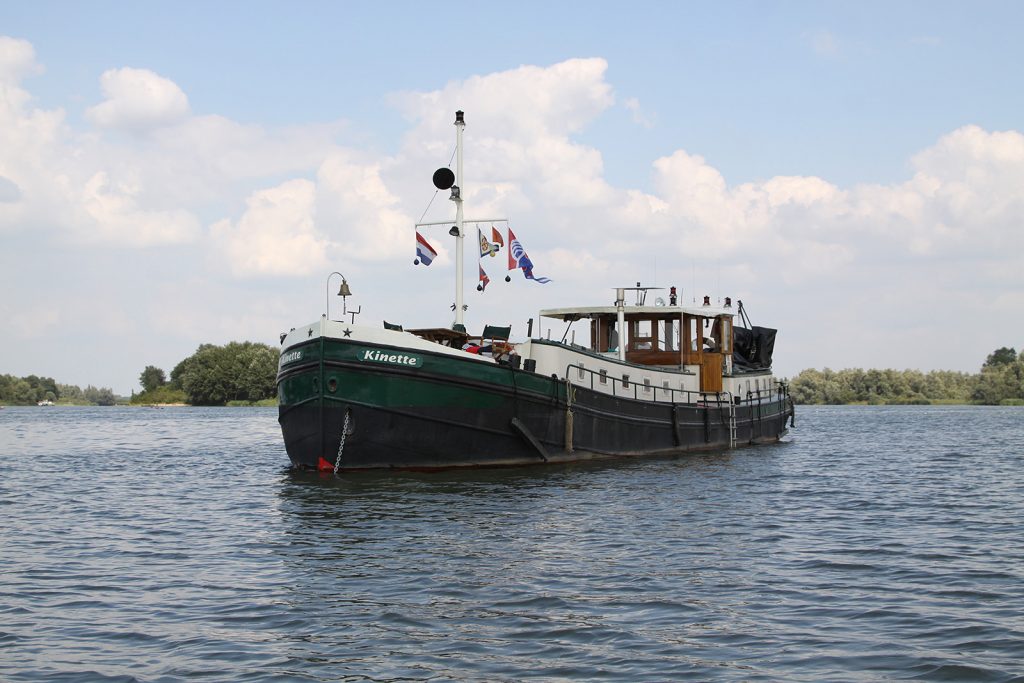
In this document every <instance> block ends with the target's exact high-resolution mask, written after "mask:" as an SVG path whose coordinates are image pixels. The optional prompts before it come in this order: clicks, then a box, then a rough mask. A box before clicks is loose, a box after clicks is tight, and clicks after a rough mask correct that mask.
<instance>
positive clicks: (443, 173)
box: [434, 168, 455, 190]
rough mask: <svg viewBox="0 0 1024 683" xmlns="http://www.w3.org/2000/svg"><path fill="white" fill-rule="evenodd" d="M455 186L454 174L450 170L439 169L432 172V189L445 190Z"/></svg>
mask: <svg viewBox="0 0 1024 683" xmlns="http://www.w3.org/2000/svg"><path fill="white" fill-rule="evenodd" d="M454 184H455V174H454V173H453V172H452V169H450V168H439V169H437V170H436V171H434V187H436V188H437V189H439V190H447V189H449V188H451V186H452V185H454Z"/></svg>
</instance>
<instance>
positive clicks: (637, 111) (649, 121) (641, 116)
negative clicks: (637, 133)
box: [622, 97, 654, 128]
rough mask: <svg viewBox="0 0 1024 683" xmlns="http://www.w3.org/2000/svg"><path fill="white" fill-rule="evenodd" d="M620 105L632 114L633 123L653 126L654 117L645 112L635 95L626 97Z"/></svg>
mask: <svg viewBox="0 0 1024 683" xmlns="http://www.w3.org/2000/svg"><path fill="white" fill-rule="evenodd" d="M622 105H623V106H624V107H625V108H626V109H628V110H629V112H630V113H631V114H632V115H633V123H635V124H637V125H640V126H643V127H644V128H654V117H653V116H650V115H648V114H646V113H645V112H644V111H643V109H642V108H641V107H640V100H638V99H636V98H635V97H630V98H628V99H626V100H625V101H624V102H623V103H622Z"/></svg>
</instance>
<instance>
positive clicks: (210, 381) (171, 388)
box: [132, 342, 278, 406]
mask: <svg viewBox="0 0 1024 683" xmlns="http://www.w3.org/2000/svg"><path fill="white" fill-rule="evenodd" d="M277 361H278V351H277V349H275V348H274V347H272V346H268V345H267V344H259V343H256V342H230V343H229V344H226V345H224V346H216V345H214V344H201V345H200V346H199V348H198V349H196V352H195V353H193V354H192V355H191V356H189V357H188V358H186V359H184V360H182V361H181V362H180V363H178V364H177V365H176V366H174V369H173V370H171V374H170V377H168V376H167V374H166V373H165V372H164V371H163V370H162V369H160V368H158V367H156V366H153V365H147V366H146V368H145V369H144V370H143V371H142V373H141V374H140V375H139V384H140V385H141V386H142V392H141V393H139V394H135V395H134V396H132V403H136V404H149V403H187V404H190V405H194V406H223V405H228V404H238V403H243V404H246V403H256V402H259V401H268V400H271V399H273V398H274V397H275V396H276V394H277V385H276V378H277Z"/></svg>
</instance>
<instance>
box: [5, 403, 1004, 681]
mask: <svg viewBox="0 0 1024 683" xmlns="http://www.w3.org/2000/svg"><path fill="white" fill-rule="evenodd" d="M286 465H287V457H286V455H285V453H284V448H283V445H282V441H281V435H280V432H279V429H278V425H277V421H276V409H259V408H254V409H241V408H222V409H216V408H211V409H204V408H167V409H146V408H60V407H56V408H10V407H8V408H5V409H3V410H0V679H2V680H7V681H25V680H40V679H46V680H55V681H62V680H66V681H82V680H107V679H112V680H119V681H120V680H123V681H132V680H139V681H177V680H213V681H262V680H267V681H276V680H281V681H286V680H296V681H336V680H380V681H395V680H426V679H430V680H487V681H502V680H508V681H513V680H527V679H533V680H552V681H557V680H586V681H591V680H604V681H655V680H657V681H675V680H701V681H704V680H722V681H822V680H829V681H846V680H849V681H866V680H890V679H907V680H936V681H938V680H942V681H956V680H962V681H1010V680H1018V681H1024V409H1021V408H980V407H820V408H819V407H804V408H800V409H798V415H797V428H796V429H795V430H792V431H791V432H790V435H789V436H787V437H786V439H785V440H784V442H782V443H779V444H777V445H771V446H763V447H756V448H744V449H739V450H736V451H732V452H719V453H710V454H704V455H693V456H687V457H681V458H674V459H651V460H640V461H628V462H616V463H605V464H587V465H573V466H558V467H536V468H527V469H512V470H490V471H473V472H461V473H435V474H398V475H381V474H373V475H366V474H362V475H357V476H346V477H345V478H344V479H335V478H334V477H333V476H332V475H319V474H296V473H293V472H291V471H289V470H288V469H287V468H286Z"/></svg>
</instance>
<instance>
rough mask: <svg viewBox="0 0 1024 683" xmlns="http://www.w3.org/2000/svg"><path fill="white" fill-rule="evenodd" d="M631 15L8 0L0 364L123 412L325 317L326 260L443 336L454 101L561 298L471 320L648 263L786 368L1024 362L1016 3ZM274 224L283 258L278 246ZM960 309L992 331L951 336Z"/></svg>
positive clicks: (562, 6) (573, 292)
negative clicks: (704, 295) (431, 322)
mask: <svg viewBox="0 0 1024 683" xmlns="http://www.w3.org/2000/svg"><path fill="white" fill-rule="evenodd" d="M624 7H625V6H624V5H622V3H569V2H566V3H550V4H548V3H543V4H542V3H517V4H516V5H515V6H514V7H510V6H507V5H500V6H499V5H480V6H470V5H458V6H452V7H447V6H440V5H438V6H426V5H425V4H423V3H391V4H380V5H374V4H369V3H298V4H288V5H286V4H284V3H252V2H246V3H236V2H224V3H156V2H154V3H102V2H92V3H48V2H37V3H7V4H5V5H4V6H2V7H0V36H6V37H7V38H8V39H11V41H13V42H11V41H9V42H8V47H9V49H8V52H7V57H6V59H7V63H8V69H7V74H8V75H7V78H6V81H5V82H6V83H7V89H6V90H3V91H0V92H2V94H3V95H4V97H5V98H7V99H6V102H7V104H6V105H5V106H6V109H5V111H6V112H7V113H6V118H5V119H0V125H3V126H6V128H7V133H6V135H7V136H8V137H7V138H6V140H7V141H8V143H9V144H7V152H6V153H5V154H2V155H0V177H2V178H5V179H6V180H7V182H8V183H11V185H5V184H4V180H0V198H2V197H3V196H4V191H5V190H4V188H5V187H8V190H7V192H8V195H10V197H14V199H11V198H9V199H8V200H7V201H6V202H4V203H2V204H0V240H2V241H3V243H4V245H5V247H6V248H5V249H4V250H3V252H4V253H3V255H0V266H2V267H3V274H2V275H0V284H2V285H3V287H4V290H5V291H6V292H9V293H10V294H11V296H9V297H7V301H6V302H5V303H4V304H3V305H2V306H3V307H2V309H0V314H2V315H4V316H5V317H6V318H7V319H8V320H9V321H12V322H11V323H10V324H11V325H12V328H13V329H14V333H13V334H8V335H4V337H5V340H4V341H3V342H0V344H2V346H0V352H2V353H3V355H4V357H5V358H6V359H8V360H7V363H6V366H5V367H0V372H11V373H14V374H19V375H21V374H28V373H29V372H34V373H37V374H45V375H52V376H54V377H56V378H57V379H58V380H59V381H64V382H70V383H77V384H83V385H84V384H87V383H92V384H97V385H105V386H113V388H114V389H115V390H116V391H118V392H122V393H127V392H128V391H130V389H131V388H132V387H133V386H134V385H135V383H136V381H137V376H138V373H139V372H140V371H141V369H142V367H144V366H145V365H148V364H156V365H160V366H162V367H165V368H167V369H169V368H170V367H171V366H173V364H174V363H176V362H177V361H178V360H180V359H181V358H183V357H185V356H187V355H188V354H189V353H191V352H192V351H193V350H194V348H195V347H196V346H197V345H198V344H199V343H202V342H206V341H209V342H217V343H223V342H225V341H229V340H230V339H231V338H249V339H256V340H261V341H268V342H269V341H274V340H275V339H276V335H277V332H278V331H280V330H279V328H280V329H287V328H288V327H291V326H294V325H298V324H302V323H303V322H306V321H307V318H308V319H313V318H314V317H316V316H317V315H319V312H320V311H319V308H322V305H323V304H322V302H323V284H322V279H323V277H324V276H326V274H327V273H329V272H330V271H331V270H333V269H340V270H342V271H346V269H348V270H349V271H352V272H353V273H356V274H358V278H356V279H354V278H350V279H353V289H354V290H356V291H357V293H358V291H359V288H358V287H357V286H356V285H355V282H356V281H358V282H359V283H360V285H361V286H362V291H364V292H365V291H366V290H367V287H370V288H372V289H373V291H374V292H378V293H379V294H378V297H379V299H378V300H373V299H369V300H366V301H365V302H364V303H365V304H366V305H365V306H364V310H371V311H375V313H374V315H376V318H374V319H383V318H388V319H391V318H404V319H407V320H411V319H419V318H422V320H423V322H428V318H429V315H428V313H429V311H430V310H431V309H432V307H433V306H434V303H433V301H432V299H431V297H434V299H440V303H439V304H438V305H437V308H436V310H434V311H433V312H434V313H435V314H436V316H440V317H443V316H444V315H445V313H444V311H445V310H446V308H447V303H448V302H447V298H450V294H448V292H447V289H446V288H447V287H448V285H447V284H442V282H445V283H446V279H443V278H444V276H443V274H441V273H440V272H439V271H441V270H442V268H436V270H437V271H438V272H435V270H433V269H432V270H430V271H424V270H423V269H419V270H416V269H411V264H409V263H407V261H409V260H410V259H407V258H405V256H404V255H403V256H398V255H399V254H404V253H405V252H404V251H403V249H405V242H404V240H406V239H407V238H408V236H409V234H411V226H410V219H411V220H415V219H417V218H419V215H420V213H421V212H422V210H423V208H424V207H425V206H426V203H427V201H429V199H430V196H431V194H432V191H431V190H430V188H429V185H427V186H425V187H422V186H420V185H419V184H417V182H418V178H419V177H420V176H422V177H423V178H425V179H427V180H429V175H430V173H431V172H432V170H433V168H434V167H436V166H439V165H444V163H446V162H447V153H434V154H431V153H430V150H431V149H434V148H440V147H449V148H450V145H451V143H452V140H453V131H452V129H451V126H450V123H451V118H452V111H453V110H454V109H455V108H464V109H466V111H467V121H468V123H469V126H468V128H467V146H468V147H467V155H468V156H467V173H468V178H469V182H468V185H469V187H468V188H467V189H470V190H472V189H473V180H474V174H475V175H476V178H477V179H478V182H477V186H476V190H475V191H478V192H479V193H480V194H479V195H478V199H479V200H480V201H479V202H478V206H480V208H481V209H487V210H493V211H497V212H499V213H500V214H502V215H510V216H511V217H512V218H513V220H514V225H515V226H516V232H517V235H518V236H519V237H520V238H521V239H522V240H523V241H524V243H525V244H526V246H527V248H528V249H529V250H530V253H531V257H532V258H533V260H534V262H535V263H536V264H537V265H538V270H541V271H544V270H546V271H547V272H545V273H543V274H547V275H550V276H551V277H552V278H554V279H555V282H554V283H552V284H551V285H547V286H546V287H547V289H541V287H540V286H537V285H534V284H533V283H524V282H518V283H516V285H515V287H516V288H515V289H512V287H511V286H510V287H507V288H505V289H503V290H499V291H498V292H497V293H495V294H494V298H493V299H492V300H491V301H487V302H486V303H483V302H474V305H475V306H476V310H474V311H473V315H479V318H480V319H479V320H478V321H477V322H483V319H484V317H486V318H487V321H488V322H499V321H494V320H491V319H490V318H491V317H493V316H496V315H497V316H502V315H505V316H507V317H508V318H510V319H512V320H517V321H518V320H519V319H520V318H524V317H526V316H527V315H529V312H530V311H535V310H536V309H538V308H542V307H546V306H548V305H561V304H585V303H591V302H593V301H595V300H596V301H598V302H602V301H603V298H602V297H604V296H605V295H604V292H605V291H606V290H607V289H608V288H610V287H614V286H616V285H617V284H622V283H621V282H618V281H617V280H616V278H618V279H619V280H622V279H623V278H624V281H626V282H631V281H635V280H636V279H638V278H640V279H643V278H645V277H648V276H649V275H650V274H651V273H652V269H654V268H656V270H657V273H658V274H659V279H662V278H664V279H665V280H666V281H664V282H659V283H657V284H669V283H670V282H669V281H668V278H674V279H675V280H676V281H678V282H677V283H678V284H679V285H681V286H685V288H687V289H689V288H690V286H691V285H690V283H691V282H692V281H693V280H694V279H697V280H698V281H699V280H704V281H706V282H707V283H709V284H708V285H707V286H703V287H702V286H701V285H700V284H699V283H698V289H702V291H703V289H715V288H729V287H731V288H732V289H730V291H732V292H741V293H742V292H746V293H747V294H746V297H745V298H746V299H747V304H748V307H750V308H751V310H752V311H763V314H762V315H761V316H756V315H755V322H756V323H759V324H772V325H778V326H779V327H780V328H781V329H782V334H781V335H780V338H779V348H778V352H777V354H776V356H777V366H778V368H779V369H780V371H782V372H783V374H792V373H795V372H796V371H799V370H800V369H802V368H804V367H824V366H826V365H827V366H831V367H848V366H849V367H853V366H874V367H920V368H922V369H931V368H950V369H961V370H975V369H976V368H977V367H978V365H980V363H981V361H982V360H984V355H985V354H986V353H988V352H990V351H991V350H992V349H994V348H996V347H997V346H1002V345H1015V346H1021V345H1024V328H1022V326H1021V323H1019V322H1015V321H1014V318H1015V317H1024V316H1020V315H1019V308H1017V309H1015V308H1014V307H1016V306H1020V305H1024V299H1022V289H1024V286H1022V281H1021V276H1020V274H1019V273H1020V271H1021V266H1022V265H1024V262H1022V258H1021V256H1020V253H1019V250H1020V249H1022V242H1021V232H1020V231H1021V226H1020V221H1019V217H1020V215H1022V214H1021V207H1022V206H1024V204H1022V199H1021V194H1020V192H1021V190H1020V187H1021V185H1024V183H1018V182H1016V181H1017V180H1019V179H1022V178H1024V172H1022V164H1024V160H1022V159H1019V158H1017V156H1016V155H1017V154H1018V145H1019V142H1020V141H1019V137H1020V131H1021V130H1022V129H1024V123H1022V121H1021V117H1022V112H1024V95H1022V93H1024V87H1022V86H1024V83H1022V80H1024V79H1022V77H1021V70H1020V64H1024V54H1022V51H1024V50H1022V48H1021V45H1020V44H1021V41H1020V40H1019V34H1020V27H1021V26H1022V25H1024V21H1022V20H1024V6H1022V5H1020V4H1019V3H977V4H970V5H969V4H966V3H933V2H928V3H925V2H920V3H914V2H903V3H857V4H854V3H827V2H821V3H796V2H788V3H762V2H750V3H720V4H717V5H714V6H710V5H696V4H693V5H691V4H687V3H637V4H635V5H631V6H630V7H629V8H628V9H624ZM25 45H28V46H30V53H31V57H30V58H26V57H25V54H26V52H25V48H24V46H25ZM12 46H13V47H12ZM26 59H29V61H26ZM2 64H3V62H2V58H0V73H4V72H3V67H2ZM559 65H562V66H559ZM125 69H128V70H132V71H123V70H125ZM105 74H112V75H110V76H105ZM104 78H107V80H106V81H104ZM150 85H151V86H153V88H155V90H152V91H151V92H153V93H156V95H155V96H154V97H155V99H154V100H153V101H152V102H150V103H148V104H146V103H140V102H139V101H138V99H137V98H138V96H139V95H138V93H139V92H149V91H147V90H146V87H148V86H150ZM118 87H121V90H118ZM118 93H120V95H118ZM126 93H130V94H126ZM26 98H27V99H26ZM133 98H134V99H133ZM161 98H162V99H161ZM0 103H2V102H0ZM103 103H108V104H109V106H107V107H106V108H100V105H102V104H103ZM140 107H141V109H140ZM474 107H475V109H474ZM33 112H39V113H42V114H47V115H49V119H47V120H48V121H49V124H48V126H49V127H47V128H46V130H47V131H49V133H51V134H52V137H47V136H46V135H40V134H39V129H38V128H26V127H25V126H24V125H22V124H24V123H25V122H26V121H29V120H33V119H32V116H33ZM140 112H141V113H140ZM560 118H561V119H564V120H562V121H559V120H556V119H560ZM42 119H46V116H42V118H38V117H37V119H35V120H36V122H37V123H39V121H41V120H42ZM56 119H59V121H56ZM19 122H20V123H19ZM0 134H3V132H2V129H0ZM31 135H35V136H36V137H35V138H34V139H30V137H26V136H31ZM474 136H475V137H474ZM19 141H20V142H19ZM540 143H543V144H540ZM474 144H476V145H477V146H476V147H475V149H476V150H478V151H477V152H476V154H477V156H473V154H474V152H472V151H470V150H473V149H474V147H473V145H474ZM432 146H433V147H432ZM498 149H500V150H502V151H501V152H500V153H495V154H487V151H488V150H498ZM503 155H507V157H505V156H503ZM503 160H504V166H503V165H502V164H503ZM471 161H472V162H475V163H476V164H477V165H476V166H475V167H474V166H472V165H470V162H471ZM556 171H557V175H556V174H555V172H556ZM549 172H550V173H551V174H552V175H551V177H550V178H549V177H548V176H547V174H548V173H549ZM417 174H419V175H417ZM794 179H796V180H794ZM993 179H994V180H993ZM972 183H975V184H972ZM357 186H358V190H356V189H353V190H352V191H351V192H349V193H346V192H345V191H344V190H345V189H350V188H356V187H357ZM563 186H564V191H562V192H561V193H559V192H556V191H555V189H557V188H563ZM10 187H16V188H17V191H16V192H15V191H12V190H10V189H9V188H10ZM471 198H472V195H471ZM502 198H504V199H505V201H504V203H502V201H500V200H501V199H502ZM261 202H262V204H261ZM267 205H272V206H273V207H276V208H275V211H277V213H273V212H271V213H272V215H270V214H267V213H266V206H267ZM641 205H642V207H643V208H641ZM261 206H262V207H263V208H260V207H261ZM448 210H449V207H447V206H445V202H440V201H439V202H435V205H434V207H432V211H434V212H435V214H436V215H433V216H432V217H434V218H436V219H438V220H442V219H444V218H446V216H445V214H444V212H445V211H448ZM467 211H469V212H470V213H472V212H473V208H472V206H470V207H467ZM261 212H262V213H261ZM645 212H648V213H646V214H645ZM648 214H649V215H648ZM302 216H305V217H306V218H305V219H302V218H301V217H302ZM286 217H287V218H286ZM289 221H292V223H291V224H290V225H291V227H290V228H280V229H278V228H272V227H271V223H273V225H277V226H281V225H284V224H285V223H288V222H289ZM135 222H137V223H139V224H143V225H145V226H146V227H145V229H141V228H140V229H139V230H141V232H139V231H136V232H132V231H133V230H135V228H133V227H132V225H134V224H135ZM372 226H376V227H372ZM381 226H385V227H381ZM401 226H406V227H407V228H408V229H404V228H403V227H401ZM652 226H653V227H652ZM275 229H278V232H274V230H275ZM407 233H408V234H407ZM627 235H629V236H631V237H632V240H631V241H630V242H629V243H624V237H625V236H627ZM275 239H276V240H279V242H277V243H278V244H290V245H297V247H296V249H295V251H294V253H293V254H292V256H291V257H288V255H287V253H285V252H288V250H287V249H283V250H282V249H277V250H275V249H274V248H273V247H272V246H268V247H267V250H268V254H267V255H266V258H263V259H262V260H261V259H260V258H256V255H255V251H256V250H257V248H258V247H254V246H252V245H263V244H269V245H273V244H275V241H274V240H275ZM438 239H439V240H442V239H443V236H439V237H438ZM247 244H248V245H250V247H251V249H250V250H249V251H248V252H246V251H240V248H241V247H242V246H243V245H247ZM353 245H355V246H353ZM580 245H582V246H580ZM407 250H408V251H411V248H409V249H407ZM275 251H277V252H280V253H277V254H276V255H275V254H274V253H273V252H275ZM303 254H305V255H306V257H307V258H303ZM249 256H252V258H249ZM273 258H277V259H278V260H277V261H273V260H272V259H273ZM268 259H271V260H268ZM545 261H547V263H545ZM567 261H572V262H573V264H574V265H573V267H571V268H570V267H568V266H567V265H566V263H567ZM445 263H446V262H445V256H444V255H443V256H442V259H441V260H440V262H439V263H438V264H437V266H442V267H444V268H450V266H448V265H445ZM42 264H46V265H53V266H56V271H55V272H53V271H48V270H47V269H46V267H45V266H43V267H42V270H44V272H45V274H40V269H41V266H42ZM467 272H468V273H469V277H468V278H467V292H472V280H471V278H472V273H471V272H470V269H467ZM694 275H696V276H697V277H696V278H694ZM67 278H71V279H73V282H74V284H72V285H70V286H69V285H67V284H58V283H62V282H64V281H65V280H66V279H67ZM494 279H495V278H494V276H493V274H492V280H494ZM41 283H43V284H41ZM363 283H365V284H363ZM937 283H938V284H941V287H938V286H936V284H937ZM143 284H145V286H143ZM926 285H931V286H926ZM40 288H42V291H40ZM51 288H52V290H56V291H59V292H61V294H60V295H59V296H55V295H54V294H53V292H52V291H50V290H51ZM410 291H411V292H413V294H414V296H413V297H412V300H411V301H410V300H408V299H409V297H403V296H402V293H403V292H405V293H408V292H410ZM472 293H473V294H474V295H475V294H476V293H475V292H472ZM489 293H490V290H489V292H488V294H489ZM719 293H720V294H721V293H724V294H728V293H729V292H719ZM605 298H606V297H605ZM890 299H891V300H892V301H893V302H899V303H898V304H896V303H889V300H890ZM783 302H784V303H783ZM867 302H875V305H873V306H872V305H868V303H867ZM982 302H986V303H982ZM951 304H953V305H957V306H962V307H965V306H974V307H976V308H975V309H974V310H973V311H972V313H973V315H972V316H971V318H972V320H973V321H975V324H976V323H977V321H978V320H979V318H980V317H983V316H985V315H991V316H992V320H993V322H992V324H991V325H977V327H978V329H976V330H975V329H971V331H970V332H969V333H967V332H962V333H961V332H956V333H952V334H951V333H950V332H949V329H950V322H949V320H948V318H947V317H945V316H948V309H949V306H950V305H951ZM481 309H484V310H481ZM157 311H164V312H165V314H164V315H157ZM1015 311H1016V312H1018V315H1016V316H1015V315H1014V313H1015ZM809 313H810V314H809ZM473 315H471V316H470V319H471V320H472V319H473ZM757 318H761V319H757ZM168 320H173V321H174V324H173V326H171V325H170V324H169V323H168ZM367 322H370V321H369V320H367ZM436 322H439V323H442V324H445V323H446V322H449V321H443V320H437V321H436ZM500 322H505V321H500ZM813 322H816V323H817V324H818V325H819V326H826V327H827V328H828V333H827V334H824V335H823V334H822V333H821V330H820V329H816V328H815V325H814V324H812V323H813ZM523 327H525V326H523ZM972 327H973V326H972ZM958 329H962V328H958ZM883 331H884V334H883ZM523 332H525V330H520V333H523ZM514 334H515V330H514ZM950 337H953V338H950ZM787 345H788V348H787ZM112 348H117V349H119V350H118V352H117V353H116V354H112V353H111V352H110V349H112Z"/></svg>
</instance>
